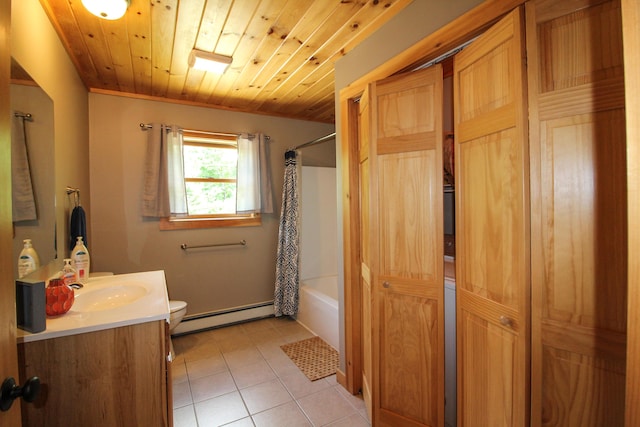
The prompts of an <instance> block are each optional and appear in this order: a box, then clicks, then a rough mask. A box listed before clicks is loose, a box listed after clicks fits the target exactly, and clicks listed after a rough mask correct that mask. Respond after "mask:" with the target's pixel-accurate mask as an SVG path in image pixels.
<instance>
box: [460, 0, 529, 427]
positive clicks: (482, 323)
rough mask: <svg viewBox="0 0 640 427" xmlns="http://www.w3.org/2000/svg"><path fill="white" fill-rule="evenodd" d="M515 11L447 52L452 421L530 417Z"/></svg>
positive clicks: (520, 50) (479, 424) (523, 126)
mask: <svg viewBox="0 0 640 427" xmlns="http://www.w3.org/2000/svg"><path fill="white" fill-rule="evenodd" d="M523 19H524V17H523V11H522V9H516V10H514V11H513V12H511V13H510V14H509V15H507V16H506V17H504V18H503V19H502V20H501V21H499V22H498V23H496V24H495V25H494V26H493V27H492V28H490V29H489V30H487V31H486V32H485V33H484V34H483V35H481V36H480V37H479V38H478V39H477V40H476V41H474V42H473V43H472V44H470V45H469V46H468V47H466V48H465V49H464V50H463V51H462V52H461V53H459V54H457V55H456V56H455V58H454V114H455V135H456V138H455V140H456V144H455V162H456V166H455V174H456V178H455V181H456V300H457V307H456V318H457V353H458V355H457V365H458V387H457V389H458V400H457V407H458V426H460V427H518V426H527V425H528V422H529V411H528V409H529V354H530V329H529V327H530V324H529V323H530V320H529V304H530V298H529V292H530V281H529V273H530V271H529V268H530V263H529V256H530V254H529V221H528V218H529V203H528V201H529V193H528V188H529V174H528V164H529V159H528V151H529V147H528V134H527V112H526V83H525V66H524V37H523V33H524V22H523Z"/></svg>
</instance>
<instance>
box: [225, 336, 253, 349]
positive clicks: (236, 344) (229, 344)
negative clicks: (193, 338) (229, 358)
mask: <svg viewBox="0 0 640 427" xmlns="http://www.w3.org/2000/svg"><path fill="white" fill-rule="evenodd" d="M218 346H219V347H220V351H222V352H223V353H230V352H232V351H237V350H242V349H245V348H250V347H254V345H253V343H252V342H251V340H250V339H249V338H248V337H247V336H246V335H245V334H242V335H238V336H237V337H234V338H227V339H224V340H221V341H218Z"/></svg>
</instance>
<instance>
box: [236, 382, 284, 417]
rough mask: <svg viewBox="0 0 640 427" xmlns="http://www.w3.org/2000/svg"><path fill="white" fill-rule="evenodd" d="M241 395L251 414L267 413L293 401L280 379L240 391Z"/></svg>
mask: <svg viewBox="0 0 640 427" xmlns="http://www.w3.org/2000/svg"><path fill="white" fill-rule="evenodd" d="M240 394H241V395H242V399H243V400H244V403H245V404H246V405H247V408H248V409H249V413H250V414H256V413H258V412H262V411H266V410H267V409H271V408H274V407H276V406H279V405H282V404H283V403H286V402H290V401H292V400H293V399H292V397H291V395H290V394H289V392H288V391H287V389H286V388H285V387H284V386H283V385H282V383H281V382H280V380H278V379H274V380H272V381H269V382H266V383H261V384H258V385H255V386H251V387H247V388H244V389H240Z"/></svg>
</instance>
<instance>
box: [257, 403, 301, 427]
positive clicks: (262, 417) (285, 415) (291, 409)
mask: <svg viewBox="0 0 640 427" xmlns="http://www.w3.org/2000/svg"><path fill="white" fill-rule="evenodd" d="M253 422H254V423H255V425H256V427H306V426H311V423H310V422H309V420H308V419H307V417H306V416H305V415H304V414H303V413H302V411H301V410H300V408H299V407H298V405H297V404H296V402H288V403H285V404H284V405H280V406H276V407H275V408H271V409H268V410H266V411H263V412H260V413H258V414H255V415H253Z"/></svg>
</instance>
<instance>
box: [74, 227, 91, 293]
mask: <svg viewBox="0 0 640 427" xmlns="http://www.w3.org/2000/svg"><path fill="white" fill-rule="evenodd" d="M71 260H72V266H73V267H74V268H75V269H76V272H77V273H78V281H79V282H80V283H85V282H86V281H87V279H88V278H89V265H90V263H91V259H90V257H89V251H88V250H87V247H86V246H85V245H84V242H83V241H82V236H78V237H77V239H76V245H75V246H74V248H73V250H72V251H71Z"/></svg>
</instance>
